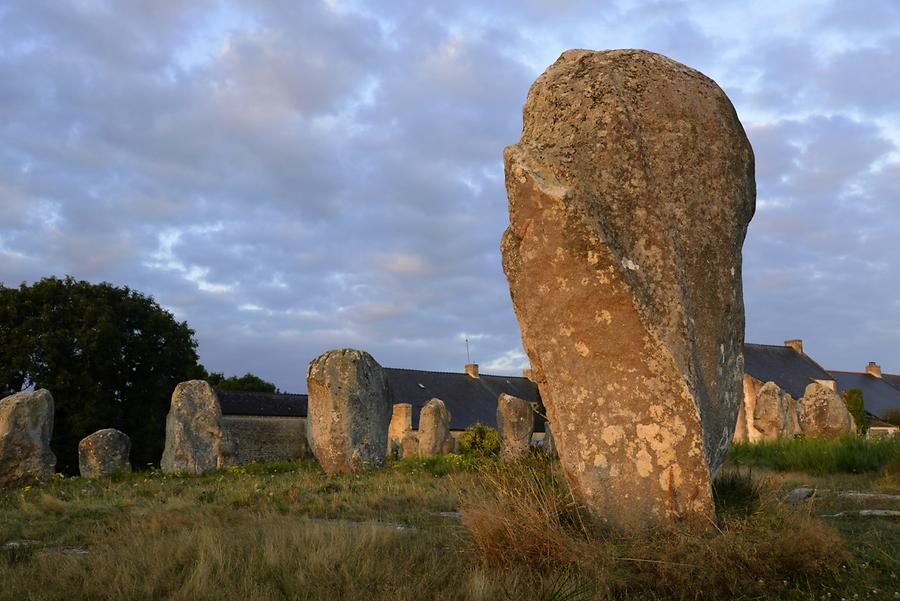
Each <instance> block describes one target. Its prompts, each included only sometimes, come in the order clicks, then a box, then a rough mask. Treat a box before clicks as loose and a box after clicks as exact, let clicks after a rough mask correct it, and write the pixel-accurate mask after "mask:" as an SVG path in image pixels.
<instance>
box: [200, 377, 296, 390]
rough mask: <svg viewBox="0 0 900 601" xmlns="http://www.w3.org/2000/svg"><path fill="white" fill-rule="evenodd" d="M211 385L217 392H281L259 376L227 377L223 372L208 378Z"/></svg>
mask: <svg viewBox="0 0 900 601" xmlns="http://www.w3.org/2000/svg"><path fill="white" fill-rule="evenodd" d="M206 381H207V382H209V385H210V386H212V387H213V388H215V389H216V390H240V391H242V392H271V393H276V392H279V390H278V388H276V387H275V385H274V384H272V383H271V382H267V381H265V380H263V379H262V378H260V377H259V376H254V375H253V374H251V373H246V374H244V375H243V376H240V377H238V376H229V377H227V378H226V377H225V374H223V373H222V372H213V373H211V374H209V375H208V376H207V377H206Z"/></svg>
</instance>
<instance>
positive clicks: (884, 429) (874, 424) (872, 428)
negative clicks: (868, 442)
mask: <svg viewBox="0 0 900 601" xmlns="http://www.w3.org/2000/svg"><path fill="white" fill-rule="evenodd" d="M887 436H900V426H895V425H894V424H889V423H887V422H885V421H882V420H880V419H878V418H877V417H872V416H869V431H868V432H866V438H884V437H887Z"/></svg>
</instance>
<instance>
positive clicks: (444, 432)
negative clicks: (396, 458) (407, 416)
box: [419, 399, 452, 457]
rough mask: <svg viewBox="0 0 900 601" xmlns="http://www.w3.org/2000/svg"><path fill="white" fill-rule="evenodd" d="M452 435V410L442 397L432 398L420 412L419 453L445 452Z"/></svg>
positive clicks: (423, 455) (425, 455)
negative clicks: (449, 409) (448, 408)
mask: <svg viewBox="0 0 900 601" xmlns="http://www.w3.org/2000/svg"><path fill="white" fill-rule="evenodd" d="M448 439H450V440H452V436H450V411H448V410H447V406H446V405H445V404H444V401H442V400H441V399H431V400H430V401H428V402H427V403H425V406H424V407H422V411H421V413H419V455H421V456H422V457H432V456H434V455H440V454H442V453H443V452H444V447H445V445H446V444H447V441H448Z"/></svg>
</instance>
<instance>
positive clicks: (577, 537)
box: [460, 457, 590, 566]
mask: <svg viewBox="0 0 900 601" xmlns="http://www.w3.org/2000/svg"><path fill="white" fill-rule="evenodd" d="M480 475H481V483H482V485H481V487H480V488H478V489H474V491H472V492H471V493H470V494H469V496H467V497H463V499H462V502H461V504H460V513H462V520H463V523H464V524H465V525H466V526H467V527H468V529H469V532H470V533H471V535H472V542H473V544H474V546H475V548H476V550H477V552H478V554H479V556H480V557H482V558H483V559H484V560H485V561H486V562H487V563H489V564H494V565H504V564H505V565H519V564H528V565H537V566H540V565H552V564H556V565H558V564H560V563H565V562H567V561H569V559H570V558H571V557H572V556H573V555H577V553H578V551H579V547H580V546H581V545H582V544H583V543H584V542H586V541H588V540H589V539H590V536H589V531H588V528H587V526H586V525H585V522H584V521H583V514H582V512H581V511H580V510H579V507H578V505H577V503H576V502H575V500H574V499H573V498H572V496H571V493H570V492H569V490H568V488H567V487H566V486H565V485H564V484H563V485H562V486H561V485H560V484H561V482H560V481H559V475H558V473H557V472H556V471H555V470H553V469H551V467H550V462H548V461H547V460H543V459H540V458H537V457H535V458H531V459H529V460H528V461H526V462H522V463H515V464H506V465H502V464H501V465H498V466H496V467H487V468H484V469H482V470H481V471H480Z"/></svg>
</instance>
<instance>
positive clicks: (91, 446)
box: [78, 428, 131, 478]
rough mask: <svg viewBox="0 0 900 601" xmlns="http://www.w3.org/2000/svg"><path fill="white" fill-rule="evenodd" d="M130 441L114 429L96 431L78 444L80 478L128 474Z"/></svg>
mask: <svg viewBox="0 0 900 601" xmlns="http://www.w3.org/2000/svg"><path fill="white" fill-rule="evenodd" d="M130 454H131V439H130V438H128V435H127V434H125V433H124V432H121V431H119V430H116V429H115V428H106V429H104V430H98V431H96V432H94V433H93V434H91V435H90V436H87V437H85V438H82V439H81V442H79V443H78V470H79V471H80V472H81V477H82V478H99V477H100V476H110V475H112V474H115V473H117V472H130V471H131V462H130V461H129V460H128V457H129V455H130Z"/></svg>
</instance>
